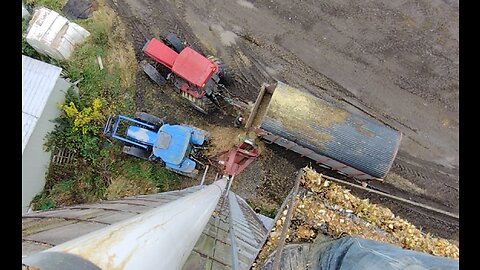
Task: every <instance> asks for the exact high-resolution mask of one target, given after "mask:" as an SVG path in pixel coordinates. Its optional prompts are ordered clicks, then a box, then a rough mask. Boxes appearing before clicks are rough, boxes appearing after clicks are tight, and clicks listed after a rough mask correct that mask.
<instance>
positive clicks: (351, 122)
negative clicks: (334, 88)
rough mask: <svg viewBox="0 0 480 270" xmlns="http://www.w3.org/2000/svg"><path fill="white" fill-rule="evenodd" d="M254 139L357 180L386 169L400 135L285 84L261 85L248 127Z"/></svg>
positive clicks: (373, 176)
mask: <svg viewBox="0 0 480 270" xmlns="http://www.w3.org/2000/svg"><path fill="white" fill-rule="evenodd" d="M246 127H247V128H250V129H253V130H255V132H256V133H257V136H259V137H262V138H263V139H265V140H267V141H269V142H272V143H276V144H278V145H280V146H283V147H285V148H287V149H289V150H292V151H295V152H297V153H299V154H300V155H302V156H307V157H309V158H311V159H313V160H314V161H316V162H317V163H318V164H320V165H324V166H327V167H329V168H330V169H333V170H336V171H339V172H340V173H342V174H346V175H348V176H351V177H354V178H356V179H359V180H369V179H381V178H383V177H385V175H386V174H387V172H388V171H389V170H390V168H391V166H392V163H393V160H394V159H395V156H396V154H397V151H398V148H399V146H400V141H401V139H402V133H401V132H399V131H397V130H394V129H391V128H389V127H387V126H385V125H382V124H380V123H379V122H377V121H376V120H374V119H370V118H366V117H364V116H361V115H359V114H355V113H351V112H348V111H346V110H343V109H340V108H336V107H333V106H330V105H328V104H326V103H325V102H323V101H322V100H320V99H318V98H316V97H314V96H312V95H311V94H308V93H306V92H303V91H300V90H299V89H296V88H294V87H291V86H289V85H287V84H285V83H282V82H277V83H276V85H275V84H274V85H266V84H264V85H263V86H262V89H261V91H260V94H259V96H258V98H257V100H256V102H255V105H254V108H253V110H252V112H251V114H250V116H249V119H248V121H247V124H246Z"/></svg>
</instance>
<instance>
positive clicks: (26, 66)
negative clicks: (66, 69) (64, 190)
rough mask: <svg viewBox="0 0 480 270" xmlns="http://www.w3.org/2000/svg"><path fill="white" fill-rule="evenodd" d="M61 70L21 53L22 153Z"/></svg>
mask: <svg viewBox="0 0 480 270" xmlns="http://www.w3.org/2000/svg"><path fill="white" fill-rule="evenodd" d="M61 71H62V69H61V68H59V67H57V66H54V65H50V64H47V63H45V62H42V61H38V60H36V59H33V58H31V57H28V56H25V55H22V153H23V150H24V149H25V146H26V145H27V143H28V139H29V138H30V135H31V134H32V132H33V130H34V128H35V125H36V124H37V121H38V119H39V118H40V116H41V114H42V112H43V109H44V108H45V105H46V104H47V100H48V97H49V96H50V94H51V93H52V90H53V88H54V87H55V83H56V82H57V79H58V78H59V76H60V72H61Z"/></svg>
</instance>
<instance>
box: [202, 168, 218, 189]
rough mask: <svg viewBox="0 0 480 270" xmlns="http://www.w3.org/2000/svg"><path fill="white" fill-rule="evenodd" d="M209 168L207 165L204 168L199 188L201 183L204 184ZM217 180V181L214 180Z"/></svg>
mask: <svg viewBox="0 0 480 270" xmlns="http://www.w3.org/2000/svg"><path fill="white" fill-rule="evenodd" d="M209 167H210V166H208V165H207V167H206V168H205V172H204V173H203V177H202V182H200V186H203V183H204V182H205V177H206V176H207V172H208V168H209ZM215 180H217V179H215Z"/></svg>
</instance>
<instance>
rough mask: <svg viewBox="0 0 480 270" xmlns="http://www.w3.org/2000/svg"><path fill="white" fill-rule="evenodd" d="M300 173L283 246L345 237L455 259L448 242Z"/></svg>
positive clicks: (276, 233) (274, 237)
mask: <svg viewBox="0 0 480 270" xmlns="http://www.w3.org/2000/svg"><path fill="white" fill-rule="evenodd" d="M304 172H305V173H304V175H303V176H302V180H301V184H302V187H303V188H304V189H305V190H304V192H301V193H300V194H303V195H297V197H296V200H295V206H294V211H295V212H294V215H293V217H292V220H291V222H290V227H289V229H288V233H287V239H286V242H287V243H289V242H295V243H298V242H312V241H313V240H314V239H315V238H316V236H317V234H318V233H325V234H328V235H330V236H333V237H338V236H341V235H344V234H349V235H359V236H362V237H364V238H368V239H372V240H378V241H384V242H387V243H391V244H395V245H398V246H401V247H403V248H406V249H412V250H417V251H422V252H426V253H430V254H433V255H438V256H445V257H451V258H458V257H459V249H458V246H456V245H454V244H453V243H451V242H450V241H449V240H447V239H443V238H438V237H434V236H432V235H431V234H429V233H423V232H422V231H420V230H419V229H417V228H416V227H415V226H414V225H413V224H411V223H410V222H408V221H406V220H404V219H402V218H399V217H397V216H395V215H394V214H393V213H392V212H391V211H390V209H388V208H386V207H383V206H379V205H376V204H373V203H370V202H369V200H368V199H360V198H358V197H357V196H354V195H352V194H351V193H350V191H349V190H347V189H345V188H344V187H342V186H340V185H338V184H336V183H333V182H331V181H328V180H326V179H324V178H322V175H321V174H318V173H317V172H315V171H314V170H313V169H311V168H304ZM287 208H288V207H287ZM286 214H287V210H286V209H285V210H284V211H283V212H282V214H281V217H280V218H279V219H278V220H277V222H276V224H275V226H274V228H273V229H272V231H271V232H270V235H269V237H268V239H267V242H266V245H264V247H263V249H262V251H261V252H260V254H259V256H258V259H257V262H256V265H258V263H260V262H262V261H263V260H264V259H265V258H266V257H267V256H268V255H269V254H270V253H271V251H273V250H274V249H275V248H276V246H277V245H278V243H277V242H278V239H279V238H280V235H281V232H282V228H283V224H284V221H285V217H286Z"/></svg>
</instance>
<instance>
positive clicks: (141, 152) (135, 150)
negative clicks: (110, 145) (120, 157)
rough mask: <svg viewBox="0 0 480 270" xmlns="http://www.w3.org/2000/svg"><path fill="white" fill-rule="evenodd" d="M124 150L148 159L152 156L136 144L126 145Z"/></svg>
mask: <svg viewBox="0 0 480 270" xmlns="http://www.w3.org/2000/svg"><path fill="white" fill-rule="evenodd" d="M122 152H123V153H125V154H128V155H132V156H135V157H138V158H141V159H146V160H148V157H149V156H150V153H149V152H147V151H146V150H144V149H141V148H138V147H134V146H124V147H123V150H122Z"/></svg>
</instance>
